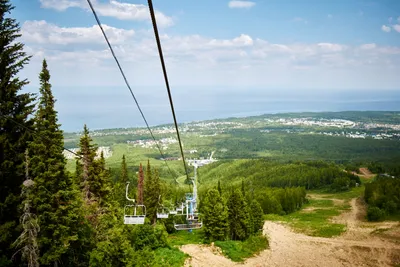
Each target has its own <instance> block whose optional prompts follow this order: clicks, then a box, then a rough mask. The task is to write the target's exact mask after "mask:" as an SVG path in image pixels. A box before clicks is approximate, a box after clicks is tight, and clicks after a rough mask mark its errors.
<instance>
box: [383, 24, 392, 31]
mask: <svg viewBox="0 0 400 267" xmlns="http://www.w3.org/2000/svg"><path fill="white" fill-rule="evenodd" d="M381 29H382V31H384V32H390V31H391V29H390V27H389V26H386V25H382V27H381Z"/></svg>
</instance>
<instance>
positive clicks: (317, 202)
mask: <svg viewBox="0 0 400 267" xmlns="http://www.w3.org/2000/svg"><path fill="white" fill-rule="evenodd" d="M333 206H335V204H334V203H333V200H331V199H310V200H309V202H308V203H307V204H305V205H304V206H303V207H304V208H307V207H315V208H331V207H333Z"/></svg>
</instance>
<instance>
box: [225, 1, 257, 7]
mask: <svg viewBox="0 0 400 267" xmlns="http://www.w3.org/2000/svg"><path fill="white" fill-rule="evenodd" d="M255 4H256V3H255V2H251V1H229V3H228V6H229V7H230V8H252V7H253V6H255Z"/></svg>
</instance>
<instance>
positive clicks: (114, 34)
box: [21, 20, 135, 46]
mask: <svg viewBox="0 0 400 267" xmlns="http://www.w3.org/2000/svg"><path fill="white" fill-rule="evenodd" d="M102 26H103V29H104V31H105V32H106V34H107V36H108V38H109V39H110V42H111V43H113V44H115V45H119V44H122V43H124V42H125V41H126V40H128V39H130V38H131V37H133V35H134V34H135V31H134V30H125V29H118V28H114V27H111V26H108V25H106V24H103V25H102ZM21 30H22V35H23V40H24V41H25V42H26V43H35V44H42V45H45V44H54V45H59V46H67V45H71V44H88V45H94V44H95V43H98V42H99V41H103V35H102V34H101V31H100V29H99V27H98V26H97V25H94V26H92V27H69V28H68V27H59V26H57V25H54V24H51V23H47V22H46V21H44V20H40V21H38V20H34V21H26V22H24V24H23V25H22V28H21Z"/></svg>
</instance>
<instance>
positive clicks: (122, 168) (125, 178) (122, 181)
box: [120, 154, 128, 185]
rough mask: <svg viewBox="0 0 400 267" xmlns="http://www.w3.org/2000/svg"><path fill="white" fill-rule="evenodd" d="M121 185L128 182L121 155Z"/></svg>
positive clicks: (126, 169)
mask: <svg viewBox="0 0 400 267" xmlns="http://www.w3.org/2000/svg"><path fill="white" fill-rule="evenodd" d="M120 180H121V183H122V184H123V185H125V184H126V182H128V167H127V166H126V159H125V154H124V155H122V162H121V179H120Z"/></svg>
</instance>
